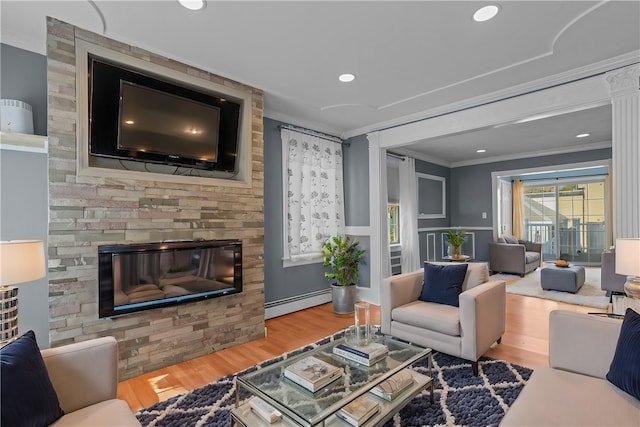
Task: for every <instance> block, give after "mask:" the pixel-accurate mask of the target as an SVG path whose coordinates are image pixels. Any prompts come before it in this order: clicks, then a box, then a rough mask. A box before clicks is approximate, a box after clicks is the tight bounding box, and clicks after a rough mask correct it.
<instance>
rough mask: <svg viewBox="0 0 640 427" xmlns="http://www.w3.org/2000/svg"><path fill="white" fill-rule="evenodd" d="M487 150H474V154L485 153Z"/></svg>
mask: <svg viewBox="0 0 640 427" xmlns="http://www.w3.org/2000/svg"><path fill="white" fill-rule="evenodd" d="M486 152H487V150H485V149H484V148H480V149H478V150H476V153H486Z"/></svg>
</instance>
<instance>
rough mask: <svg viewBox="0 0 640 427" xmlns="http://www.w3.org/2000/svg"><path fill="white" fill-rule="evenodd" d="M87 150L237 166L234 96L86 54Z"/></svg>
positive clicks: (237, 117)
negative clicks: (87, 94)
mask: <svg viewBox="0 0 640 427" xmlns="http://www.w3.org/2000/svg"><path fill="white" fill-rule="evenodd" d="M89 76H90V82H89V84H90V90H89V97H90V99H89V105H90V111H89V115H90V117H89V119H90V121H89V124H90V125H89V147H90V148H89V150H90V155H92V156H99V157H109V158H115V159H121V160H133V161H139V162H151V163H160V164H167V165H175V166H182V167H189V168H195V169H204V170H210V171H225V172H231V173H235V172H237V159H238V147H239V146H240V144H239V140H238V138H239V135H240V131H239V126H240V113H241V109H242V105H241V104H240V103H239V102H235V101H233V100H230V99H227V98H224V97H222V96H219V95H216V94H213V93H208V92H206V91H205V90H203V89H201V88H194V87H190V86H187V85H180V84H178V83H177V82H173V81H167V80H164V79H162V78H159V77H157V76H152V75H150V74H145V73H143V72H141V71H139V70H133V69H128V68H126V67H125V66H122V65H120V64H115V63H112V62H109V61H107V60H104V59H101V58H98V57H95V56H93V55H89Z"/></svg>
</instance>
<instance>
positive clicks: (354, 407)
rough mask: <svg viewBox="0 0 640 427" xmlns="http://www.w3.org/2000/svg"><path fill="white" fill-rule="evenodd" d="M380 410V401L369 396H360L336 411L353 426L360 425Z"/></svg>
mask: <svg viewBox="0 0 640 427" xmlns="http://www.w3.org/2000/svg"><path fill="white" fill-rule="evenodd" d="M379 410H380V405H379V404H378V402H376V401H375V400H373V399H371V398H369V397H367V396H360V397H359V398H357V399H356V400H354V401H353V402H351V403H349V404H348V405H346V406H344V407H343V408H342V409H340V410H339V411H338V412H336V416H337V417H338V418H340V419H341V420H344V421H346V422H348V423H349V424H351V425H352V426H355V427H360V426H362V425H363V424H364V423H366V422H367V420H368V419H369V418H371V417H372V416H374V415H375V414H376V413H377V412H378V411H379Z"/></svg>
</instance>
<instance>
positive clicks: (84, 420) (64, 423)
mask: <svg viewBox="0 0 640 427" xmlns="http://www.w3.org/2000/svg"><path fill="white" fill-rule="evenodd" d="M77 426H118V427H128V426H132V427H133V426H137V427H139V426H140V423H139V422H138V419H137V418H136V417H135V415H133V413H132V412H131V409H129V405H127V402H125V401H124V400H119V399H110V400H104V401H102V402H99V403H96V404H95V405H91V406H87V407H85V408H82V409H78V410H77V411H74V412H71V413H69V414H67V415H65V416H64V417H62V418H60V419H59V420H58V421H56V423H55V424H53V425H52V426H51V427H77Z"/></svg>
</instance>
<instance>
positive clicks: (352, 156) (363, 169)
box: [343, 135, 369, 226]
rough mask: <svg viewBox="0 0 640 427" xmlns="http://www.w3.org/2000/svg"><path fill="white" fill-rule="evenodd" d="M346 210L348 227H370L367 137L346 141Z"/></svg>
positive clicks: (362, 136) (344, 152) (344, 150)
mask: <svg viewBox="0 0 640 427" xmlns="http://www.w3.org/2000/svg"><path fill="white" fill-rule="evenodd" d="M343 154H344V157H343V162H344V163H343V170H344V210H345V224H346V225H347V226H368V225H369V141H368V140H367V137H366V135H360V136H355V137H353V138H349V139H347V140H346V141H345V144H344V149H343Z"/></svg>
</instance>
